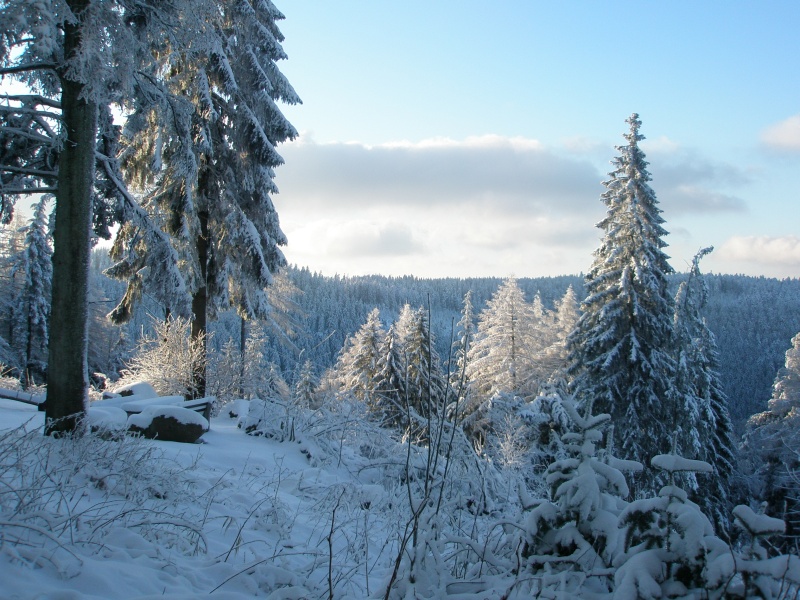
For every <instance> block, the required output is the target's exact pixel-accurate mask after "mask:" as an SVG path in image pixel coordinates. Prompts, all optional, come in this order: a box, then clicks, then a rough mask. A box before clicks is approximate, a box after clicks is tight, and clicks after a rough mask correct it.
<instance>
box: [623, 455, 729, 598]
mask: <svg viewBox="0 0 800 600" xmlns="http://www.w3.org/2000/svg"><path fill="white" fill-rule="evenodd" d="M651 464H652V466H653V467H654V468H655V469H658V470H659V471H662V472H665V473H666V474H667V475H668V479H669V483H668V485H665V486H664V487H663V488H662V489H661V491H660V492H659V493H658V496H656V497H655V498H643V499H639V500H636V501H634V502H632V503H631V504H630V505H628V507H627V508H626V509H625V510H624V511H623V512H622V514H621V516H620V521H619V526H620V527H621V528H622V530H623V535H624V552H623V553H622V554H621V555H620V556H619V557H618V559H617V561H616V563H615V566H618V567H619V568H618V569H617V572H616V574H615V576H614V580H615V584H616V591H615V596H614V597H615V598H617V597H619V598H639V599H642V600H644V599H649V598H653V599H655V598H664V597H667V598H677V597H680V598H695V597H700V595H701V594H703V593H704V592H705V591H708V590H711V589H713V588H714V587H715V586H717V585H719V579H720V577H719V576H716V577H715V580H714V581H712V582H710V581H709V569H708V567H709V565H710V564H712V563H716V562H717V561H718V560H719V559H720V558H722V557H726V556H729V555H730V548H729V546H728V545H727V544H726V543H725V542H724V541H722V540H721V539H719V538H718V537H716V535H715V534H714V527H713V526H712V524H711V522H710V521H709V519H708V517H706V516H705V515H704V514H703V513H702V512H701V511H700V508H699V507H698V506H697V505H696V504H695V503H694V502H692V501H690V500H689V498H688V494H687V493H686V491H685V490H683V489H682V488H680V487H679V486H678V485H676V483H675V482H676V479H677V477H679V476H680V475H681V474H684V473H698V472H699V473H710V472H711V471H712V467H711V465H710V464H708V463H707V462H704V461H698V460H689V459H686V458H683V457H681V456H678V455H676V454H662V455H658V456H655V457H654V458H653V459H652V461H651ZM717 564H719V563H717ZM731 575H732V573H731Z"/></svg>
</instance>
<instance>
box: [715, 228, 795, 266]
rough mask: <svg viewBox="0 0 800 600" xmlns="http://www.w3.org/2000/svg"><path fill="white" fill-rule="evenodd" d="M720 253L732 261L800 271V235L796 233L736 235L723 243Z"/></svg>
mask: <svg viewBox="0 0 800 600" xmlns="http://www.w3.org/2000/svg"><path fill="white" fill-rule="evenodd" d="M719 253H720V256H721V257H722V258H724V259H726V260H730V261H737V262H740V261H741V262H757V263H762V264H771V265H778V266H789V267H794V268H796V269H797V272H798V273H800V237H797V236H796V235H785V236H780V237H771V236H734V237H732V238H730V239H728V240H727V241H726V242H725V243H724V244H723V245H722V247H721V248H720V249H719Z"/></svg>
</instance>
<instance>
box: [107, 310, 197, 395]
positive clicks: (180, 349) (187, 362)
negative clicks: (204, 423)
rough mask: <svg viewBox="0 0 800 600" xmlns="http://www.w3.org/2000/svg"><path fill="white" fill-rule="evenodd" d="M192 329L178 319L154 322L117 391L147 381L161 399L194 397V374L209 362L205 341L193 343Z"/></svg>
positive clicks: (143, 338)
mask: <svg viewBox="0 0 800 600" xmlns="http://www.w3.org/2000/svg"><path fill="white" fill-rule="evenodd" d="M190 328H191V323H190V322H189V321H188V320H186V319H182V318H179V317H176V318H170V319H168V320H167V321H158V320H154V323H153V334H152V335H145V336H144V337H142V338H141V339H140V340H139V343H138V345H137V347H136V351H135V353H134V355H133V358H131V360H130V361H129V362H128V365H127V368H126V369H125V370H124V371H123V372H122V378H121V379H120V380H119V382H118V385H117V386H115V388H114V389H116V388H118V387H120V386H124V385H126V384H128V383H131V382H134V381H147V382H149V383H150V384H151V385H152V386H153V387H154V388H155V390H156V392H158V395H159V396H176V395H177V396H184V397H186V398H190V397H193V395H194V392H195V383H194V381H193V377H192V374H193V373H194V371H195V370H196V369H199V368H200V367H201V366H202V365H203V364H204V363H205V360H206V359H205V351H204V345H203V343H202V340H199V341H193V340H192V339H191V338H190V336H189V331H190Z"/></svg>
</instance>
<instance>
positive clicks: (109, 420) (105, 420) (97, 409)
mask: <svg viewBox="0 0 800 600" xmlns="http://www.w3.org/2000/svg"><path fill="white" fill-rule="evenodd" d="M86 414H87V418H88V422H89V426H90V427H91V428H92V429H105V430H108V431H122V430H124V429H125V428H126V425H127V422H128V413H126V412H125V411H124V410H122V409H121V408H118V407H116V406H90V407H89V410H88V411H87V413H86Z"/></svg>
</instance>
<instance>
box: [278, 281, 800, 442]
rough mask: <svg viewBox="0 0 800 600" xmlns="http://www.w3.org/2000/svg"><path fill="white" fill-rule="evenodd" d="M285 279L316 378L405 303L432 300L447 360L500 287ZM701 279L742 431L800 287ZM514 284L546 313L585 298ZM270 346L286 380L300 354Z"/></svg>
mask: <svg viewBox="0 0 800 600" xmlns="http://www.w3.org/2000/svg"><path fill="white" fill-rule="evenodd" d="M685 277H686V275H685V274H680V273H679V274H676V275H673V276H671V278H670V288H671V289H672V290H675V289H677V286H678V284H679V283H680V281H682V280H683V279H685ZM289 278H290V280H291V281H292V282H293V283H294V284H295V285H296V286H297V288H298V290H300V293H299V294H298V295H297V296H296V302H297V305H298V307H299V308H300V311H301V313H300V315H301V316H300V320H301V322H302V324H303V326H302V328H301V332H302V333H301V335H300V336H299V337H298V338H297V340H296V343H297V346H298V347H299V348H300V349H302V351H303V360H305V359H306V358H311V360H312V361H313V363H314V364H315V365H316V367H317V369H318V370H319V372H322V371H323V370H324V369H325V368H327V367H330V366H331V365H332V364H333V363H334V361H335V360H336V356H337V354H338V353H339V351H340V350H341V349H342V346H343V345H344V342H345V340H346V339H347V338H348V337H349V336H350V335H352V334H353V333H354V332H355V331H356V330H357V329H358V328H359V327H360V326H361V325H363V324H364V322H365V321H366V318H367V315H368V314H369V312H370V311H371V310H372V309H373V308H376V307H377V308H378V309H380V311H381V316H382V317H383V319H384V321H392V320H394V319H395V318H396V317H397V315H398V314H399V312H400V310H401V308H402V307H403V305H404V304H405V303H409V304H411V305H412V306H415V307H416V306H423V307H426V308H427V307H428V302H429V301H430V308H431V313H432V319H431V323H432V328H433V330H434V332H435V337H436V341H437V344H438V348H437V350H438V352H439V355H440V356H441V357H443V358H446V357H447V353H448V347H449V340H450V336H451V330H452V329H453V327H454V325H455V323H457V322H458V319H459V314H460V311H461V303H462V300H463V297H464V294H466V293H467V291H470V290H471V291H472V302H473V305H474V306H475V310H476V312H479V311H480V310H481V309H482V308H483V307H484V306H485V304H486V301H487V300H488V299H489V298H490V297H491V295H492V294H493V293H494V292H495V291H496V290H497V288H498V287H499V286H500V284H501V282H502V280H501V279H499V278H476V279H418V278H415V277H399V278H398V277H384V276H379V275H372V276H367V277H341V276H335V277H324V276H322V275H319V274H315V273H310V272H309V271H308V270H307V269H297V268H292V269H290V270H289ZM705 278H706V282H707V284H708V287H709V300H708V306H707V307H706V309H705V313H706V318H707V320H708V324H709V326H710V328H711V330H712V331H713V332H714V334H715V335H716V336H717V344H718V345H719V350H720V357H721V373H720V375H721V379H722V382H723V385H724V386H725V391H726V392H727V394H728V396H729V399H730V410H731V417H732V418H733V420H734V423H735V424H736V426H737V429H739V427H740V426H741V425H742V423H743V421H744V420H745V419H746V418H747V417H748V416H749V415H751V414H753V413H755V412H760V411H761V410H763V409H764V407H765V405H766V401H767V400H768V399H769V397H770V393H771V391H770V390H771V387H772V383H773V380H774V379H775V373H776V372H777V370H778V368H779V367H780V366H781V365H782V364H783V358H784V353H785V352H786V349H787V348H788V347H789V345H790V341H791V339H792V337H793V336H794V335H795V334H796V333H797V332H798V331H800V280H799V279H785V280H777V279H770V278H766V277H748V276H745V275H713V274H711V275H705ZM517 281H518V284H519V286H520V288H522V289H523V290H524V291H525V294H526V297H527V299H528V300H529V301H530V300H532V299H533V296H534V295H535V294H536V293H537V292H538V293H539V294H540V296H541V298H542V303H543V304H544V306H545V307H546V308H548V309H552V308H553V304H554V302H555V301H556V300H557V299H559V298H561V297H562V296H563V295H564V293H565V292H566V290H567V288H568V287H569V286H570V285H571V286H573V288H574V289H575V291H576V294H577V296H578V298H579V299H583V277H582V276H567V275H565V276H562V277H542V278H520V279H518V280H517ZM268 343H269V345H270V348H271V352H273V353H274V356H275V357H276V358H277V359H278V360H279V362H280V364H281V367H282V369H283V370H284V372H285V373H286V374H287V378H288V379H291V378H292V375H291V374H292V372H293V371H294V370H295V369H296V368H297V356H298V352H297V351H296V350H295V351H293V350H291V349H290V348H288V347H287V345H286V344H282V343H281V340H280V338H278V337H274V336H273V337H270V338H269V341H268Z"/></svg>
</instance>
